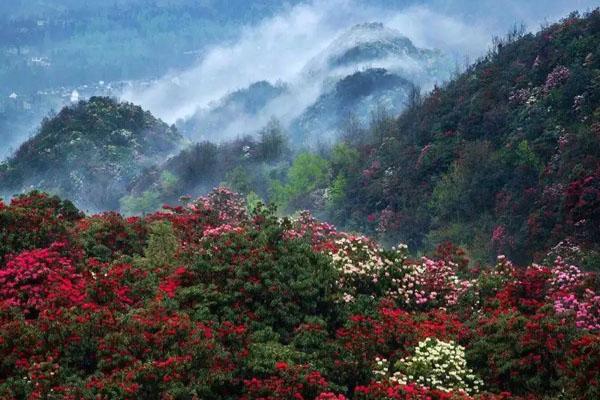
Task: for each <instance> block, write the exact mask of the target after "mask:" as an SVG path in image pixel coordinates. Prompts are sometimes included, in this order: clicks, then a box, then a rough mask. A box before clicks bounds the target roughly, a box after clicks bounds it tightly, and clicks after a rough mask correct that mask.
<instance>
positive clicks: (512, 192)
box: [319, 10, 600, 268]
mask: <svg viewBox="0 0 600 400" xmlns="http://www.w3.org/2000/svg"><path fill="white" fill-rule="evenodd" d="M599 42H600V12H599V11H598V10H596V11H594V12H592V13H590V14H588V15H585V16H578V15H572V16H570V17H568V18H566V19H564V20H563V21H561V22H560V23H558V24H555V25H552V26H549V27H547V28H546V29H543V30H542V31H541V32H539V33H537V34H522V33H521V32H519V31H518V30H515V32H513V33H512V34H511V35H509V36H508V37H507V38H505V39H503V40H498V41H497V44H496V46H495V48H494V50H493V51H491V52H490V54H489V55H488V56H487V57H485V58H484V59H482V60H480V61H479V62H477V63H476V64H474V65H472V66H471V67H469V68H468V69H467V70H466V71H465V72H464V73H463V74H461V75H459V76H458V77H457V78H456V79H454V80H452V81H451V82H449V83H448V84H447V85H445V86H443V87H439V88H436V89H434V90H433V92H432V93H431V94H429V95H428V96H427V97H425V98H423V99H421V98H420V97H419V96H416V95H415V96H412V97H411V98H410V100H411V101H410V105H409V108H408V109H407V110H406V111H405V112H404V113H402V114H401V115H400V116H399V117H398V118H389V117H381V118H377V119H376V120H375V121H374V123H373V124H372V125H371V127H370V128H369V129H368V132H367V133H365V132H364V131H361V130H359V131H358V132H356V131H354V132H353V131H352V130H349V131H348V132H347V133H348V134H347V137H346V140H345V141H344V142H343V143H341V144H339V145H338V146H337V147H334V149H333V150H332V151H330V152H329V154H327V155H326V156H325V158H328V159H329V160H330V168H329V170H328V174H329V176H330V179H329V180H328V181H327V182H326V183H325V184H324V185H323V186H322V187H321V188H322V189H325V190H326V191H327V193H328V194H329V200H330V203H329V207H328V208H324V209H321V210H319V211H320V212H323V213H324V214H323V215H325V216H326V217H327V218H328V219H330V220H332V221H334V222H336V223H338V224H341V225H343V226H345V227H346V228H349V229H356V230H360V231H363V232H369V233H371V234H377V235H379V236H380V237H381V238H382V239H383V240H384V241H386V242H389V243H394V242H396V241H398V240H400V241H404V242H406V243H409V245H410V246H411V247H413V248H417V249H431V248H432V246H434V245H435V244H436V243H440V242H441V241H444V240H450V241H452V242H455V243H459V244H462V245H464V246H465V247H466V248H467V249H468V250H469V252H470V253H472V254H473V255H474V256H476V258H478V259H481V260H490V259H491V257H493V255H494V254H499V253H501V254H508V255H510V256H511V257H513V258H514V259H515V260H517V261H519V262H527V261H529V260H531V259H532V258H535V259H540V257H541V256H542V255H543V254H544V251H545V250H547V249H549V248H551V247H554V246H558V248H557V251H558V250H560V251H564V252H569V253H570V254H572V255H573V253H578V255H579V256H581V258H582V259H585V260H586V261H584V262H585V263H588V264H589V265H592V264H593V265H595V266H596V268H597V267H598V266H599V265H600V262H599V258H598V253H597V251H598V243H600V213H599V210H600V48H599V47H598V43H599ZM344 149H346V150H344ZM342 150H344V151H345V154H346V155H347V157H346V162H342V163H341V164H340V158H339V154H340V152H341V151H342ZM582 253H586V255H585V256H582Z"/></svg>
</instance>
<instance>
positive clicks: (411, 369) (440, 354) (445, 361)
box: [390, 338, 483, 393]
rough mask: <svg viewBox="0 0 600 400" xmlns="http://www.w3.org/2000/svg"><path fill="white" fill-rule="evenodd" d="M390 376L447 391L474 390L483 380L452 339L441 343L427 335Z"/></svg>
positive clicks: (398, 381)
mask: <svg viewBox="0 0 600 400" xmlns="http://www.w3.org/2000/svg"><path fill="white" fill-rule="evenodd" d="M395 369H396V370H397V372H395V373H394V374H393V375H392V376H391V377H390V379H391V380H392V381H393V382H395V383H401V384H404V385H406V384H407V383H408V382H414V383H417V384H419V385H421V386H425V387H428V388H433V389H437V390H441V391H444V392H449V391H453V390H458V391H460V390H464V391H466V392H469V393H476V392H478V391H480V390H481V388H482V386H483V382H482V381H481V380H480V379H479V378H477V377H476V376H475V375H474V374H473V370H472V369H470V368H467V361H466V360H465V349H464V347H462V346H460V345H457V344H455V343H454V342H443V341H441V340H438V339H435V338H427V339H425V340H424V341H421V342H419V344H418V345H417V348H416V350H415V354H414V355H413V356H411V357H410V358H408V359H404V358H402V359H400V360H399V361H398V362H397V363H396V365H395Z"/></svg>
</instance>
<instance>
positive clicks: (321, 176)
mask: <svg viewBox="0 0 600 400" xmlns="http://www.w3.org/2000/svg"><path fill="white" fill-rule="evenodd" d="M328 177H329V163H328V162H327V160H325V159H324V158H322V157H320V156H318V155H316V154H311V153H308V152H304V153H300V154H299V155H298V156H297V157H296V158H295V159H294V161H293V163H292V165H291V166H290V168H289V170H288V171H287V177H286V178H287V179H286V182H285V184H282V183H280V182H278V181H274V182H272V184H271V193H272V198H273V200H274V201H275V202H276V203H278V204H279V205H281V207H282V208H283V209H288V208H296V209H298V208H302V205H303V204H307V196H308V195H309V194H310V193H311V192H312V191H314V190H315V189H317V188H319V187H322V186H324V185H325V183H327V180H328Z"/></svg>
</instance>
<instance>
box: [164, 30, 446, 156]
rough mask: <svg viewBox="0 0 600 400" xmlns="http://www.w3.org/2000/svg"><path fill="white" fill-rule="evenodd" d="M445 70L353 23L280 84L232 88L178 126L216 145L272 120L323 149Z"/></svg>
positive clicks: (400, 42)
mask: <svg viewBox="0 0 600 400" xmlns="http://www.w3.org/2000/svg"><path fill="white" fill-rule="evenodd" d="M453 67H454V64H453V62H452V61H451V60H450V59H449V58H448V57H446V56H445V55H444V54H442V53H441V52H440V51H437V50H431V49H421V48H418V47H416V46H415V45H414V44H413V43H412V42H411V40H410V39H408V38H407V37H406V36H404V35H402V34H401V33H400V32H399V31H397V30H394V29H390V28H387V27H385V26H384V25H383V24H382V23H377V22H374V23H363V24H358V25H355V26H353V27H351V28H350V29H348V30H347V31H344V32H342V33H341V34H340V35H339V36H337V37H335V38H333V40H332V42H331V43H330V44H329V45H328V46H327V47H326V48H325V49H323V50H322V51H321V52H320V53H318V54H317V55H316V56H314V57H313V58H312V59H310V60H309V61H308V62H307V63H306V65H304V67H303V68H302V70H301V71H300V72H299V73H298V74H297V75H296V76H293V77H291V78H290V79H289V81H288V82H279V83H277V84H273V83H269V82H266V81H258V82H255V83H253V84H251V85H249V86H248V87H244V88H240V89H239V90H236V91H234V92H232V93H229V94H227V95H226V96H224V97H223V98H221V99H216V100H215V101H214V102H213V103H212V104H209V105H208V106H206V107H201V108H200V109H198V110H197V111H196V112H195V113H194V114H193V115H192V116H190V117H188V118H186V119H185V120H182V121H179V123H178V127H179V128H180V129H181V131H182V132H183V133H184V134H185V135H186V136H188V137H190V138H192V139H194V140H196V141H199V140H207V139H208V140H215V141H223V140H229V139H232V138H235V137H237V136H242V135H246V134H252V133H255V131H257V130H259V129H260V128H262V127H263V126H264V125H265V124H266V123H267V122H268V121H269V120H270V119H271V118H273V117H275V118H277V119H278V120H280V121H281V123H282V125H283V127H284V128H285V129H288V130H289V131H290V135H291V139H292V140H291V141H292V142H293V143H300V144H302V145H310V144H314V143H316V142H323V141H330V142H331V141H334V140H335V139H337V138H338V137H339V134H340V132H341V131H342V130H343V127H344V124H345V123H346V122H347V121H348V120H349V119H351V118H353V119H355V120H356V121H358V122H360V123H362V124H365V125H366V124H367V123H368V121H369V120H370V118H371V115H372V113H373V111H375V110H380V109H385V110H386V111H388V112H389V113H392V114H397V113H399V112H401V111H402V110H403V109H404V107H405V105H406V103H407V99H408V95H409V93H410V92H411V91H413V89H414V88H422V89H425V90H428V89H430V88H432V87H433V86H434V84H436V83H440V82H443V81H445V80H447V79H449V78H450V76H451V70H452V68H453ZM173 85H175V84H173Z"/></svg>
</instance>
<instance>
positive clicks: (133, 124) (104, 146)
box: [0, 97, 183, 210]
mask: <svg viewBox="0 0 600 400" xmlns="http://www.w3.org/2000/svg"><path fill="white" fill-rule="evenodd" d="M182 144H183V138H182V137H181V135H179V133H178V132H177V130H175V129H174V128H171V127H169V126H168V125H167V124H165V123H164V122H162V121H160V120H157V119H156V118H154V117H153V116H152V115H151V114H150V113H149V112H145V111H143V110H142V109H141V108H140V107H138V106H134V105H132V104H128V103H119V102H117V101H115V100H111V99H108V98H103V97H92V98H91V99H90V100H89V101H82V102H79V103H78V104H76V105H73V106H71V107H65V108H64V109H63V110H62V111H61V112H60V113H59V114H58V115H56V116H55V117H53V118H49V119H45V120H44V121H43V122H42V124H41V127H40V129H39V132H38V133H37V134H36V135H35V136H34V137H33V138H31V139H30V140H28V141H27V142H25V143H24V144H23V145H22V146H21V147H20V148H19V149H18V150H17V151H16V153H15V154H14V155H13V156H12V157H11V158H9V159H8V160H7V161H6V162H5V163H3V164H1V165H0V182H1V190H2V191H3V192H4V193H8V194H13V193H18V192H21V191H28V190H30V189H31V188H36V189H40V190H46V191H50V192H53V193H56V194H60V195H62V196H65V197H67V198H69V199H71V200H73V201H75V202H77V203H78V204H81V205H83V206H85V207H86V208H87V209H91V210H106V209H116V208H118V206H119V199H120V198H121V197H122V196H124V195H125V194H126V193H127V190H128V185H129V184H130V181H131V180H132V179H133V178H134V177H135V176H137V174H139V173H140V172H141V171H142V169H143V168H144V167H148V166H151V165H154V164H156V163H157V162H159V161H162V160H164V159H165V158H167V157H168V156H169V155H170V154H174V153H176V151H177V150H178V149H179V147H180V146H181V145H182Z"/></svg>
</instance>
